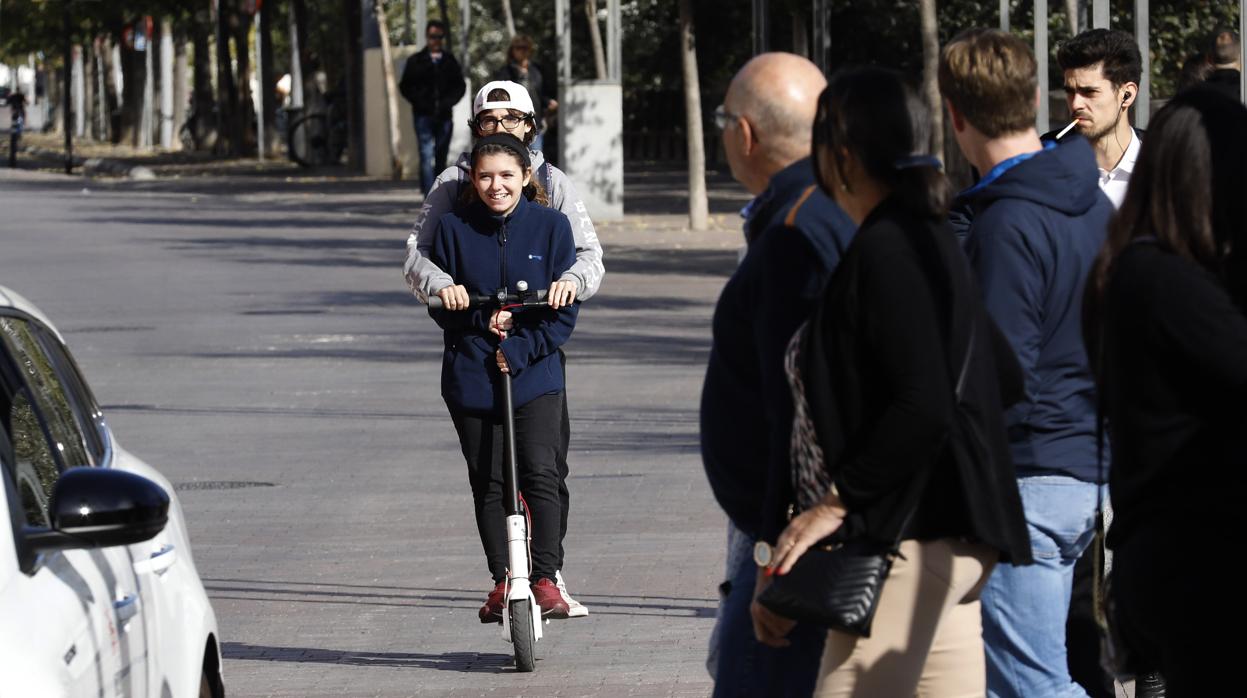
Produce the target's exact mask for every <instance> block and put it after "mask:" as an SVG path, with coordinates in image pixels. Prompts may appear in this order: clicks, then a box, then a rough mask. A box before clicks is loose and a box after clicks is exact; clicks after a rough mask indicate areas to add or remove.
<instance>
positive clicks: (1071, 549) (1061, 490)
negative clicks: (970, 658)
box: [939, 29, 1113, 697]
mask: <svg viewBox="0 0 1247 698" xmlns="http://www.w3.org/2000/svg"><path fill="white" fill-rule="evenodd" d="M939 85H940V92H941V93H942V94H943V96H944V99H945V100H946V103H947V105H948V112H949V116H950V119H951V122H952V126H953V133H954V136H955V137H956V139H957V145H958V146H960V148H961V150H962V152H963V153H965V156H966V159H968V160H969V161H970V164H972V165H974V167H976V168H977V169H978V171H979V172H981V173H983V176H982V179H980V180H979V182H978V183H977V184H975V185H974V186H973V187H971V188H969V189H967V190H966V191H964V192H962V193H961V194H960V195H959V197H958V203H957V208H959V209H961V210H964V211H965V212H966V213H967V214H968V220H969V229H968V233H967V237H966V240H965V246H966V254H967V256H968V257H969V259H970V262H971V265H972V266H973V267H974V269H975V271H976V273H977V275H978V279H979V286H980V288H981V289H982V292H983V295H984V300H985V304H986V306H987V310H988V312H989V313H990V314H991V316H992V319H993V320H994V321H995V322H996V324H997V325H998V326H999V327H1000V330H1001V331H1002V332H1003V334H1004V335H1005V337H1006V338H1007V339H1008V340H1009V343H1010V345H1011V346H1012V347H1013V350H1014V351H1015V352H1016V353H1017V356H1018V360H1019V363H1020V364H1021V366H1022V371H1023V376H1024V377H1025V388H1026V390H1025V397H1024V398H1023V399H1022V400H1021V401H1020V402H1018V403H1017V404H1015V405H1013V406H1012V407H1010V409H1009V410H1008V412H1007V415H1006V419H1007V424H1008V431H1009V445H1010V450H1011V452H1012V456H1013V463H1014V466H1015V468H1016V470H1017V477H1018V490H1019V492H1020V493H1021V495H1022V503H1023V505H1024V507H1025V509H1026V521H1027V526H1028V528H1029V530H1030V535H1031V545H1032V548H1033V553H1034V558H1035V564H1034V565H1029V566H1024V567H1016V566H1013V565H1011V564H1007V563H1001V564H999V565H997V566H996V569H995V570H994V571H993V572H992V575H991V577H990V578H989V579H988V582H987V585H986V586H985V588H984V589H983V592H982V596H981V600H982V607H983V640H984V644H985V648H986V656H987V688H988V695H990V696H993V697H1002V696H1045V697H1053V696H1082V697H1085V696H1086V695H1087V694H1086V693H1085V692H1084V691H1083V690H1082V688H1081V687H1080V686H1078V685H1077V684H1075V683H1074V682H1073V681H1072V680H1071V678H1070V674H1069V670H1068V668H1067V666H1066V650H1065V617H1066V613H1067V611H1068V608H1069V600H1070V582H1071V579H1072V576H1073V568H1074V563H1075V561H1077V560H1078V558H1079V557H1080V556H1081V555H1082V553H1083V551H1084V550H1085V549H1086V548H1087V546H1088V545H1089V544H1090V543H1091V540H1092V538H1093V537H1094V535H1095V517H1096V510H1097V504H1098V502H1099V501H1100V500H1101V499H1102V497H1103V496H1104V494H1105V492H1104V481H1105V479H1106V477H1105V473H1104V472H1102V471H1101V469H1100V468H1099V467H1098V466H1099V463H1098V460H1097V453H1096V428H1095V425H1096V403H1095V384H1094V381H1093V379H1092V374H1091V368H1090V366H1089V362H1088V360H1087V354H1086V351H1085V350H1084V349H1083V343H1082V328H1081V315H1082V313H1081V308H1082V295H1083V285H1084V280H1085V279H1086V278H1087V274H1088V272H1089V271H1090V269H1091V266H1092V263H1093V262H1094V260H1095V258H1096V254H1097V253H1098V251H1099V249H1100V246H1101V244H1102V243H1103V242H1104V238H1105V233H1106V228H1107V225H1108V221H1109V218H1110V216H1111V215H1112V212H1113V207H1112V204H1110V203H1109V201H1108V198H1107V197H1106V196H1105V195H1104V193H1103V192H1101V191H1100V188H1099V186H1098V184H1099V183H1098V178H1097V176H1096V158H1095V154H1094V153H1093V152H1092V148H1091V147H1090V146H1089V145H1088V144H1087V141H1086V140H1085V139H1084V138H1083V137H1082V136H1081V135H1078V134H1073V135H1070V136H1066V137H1065V138H1064V139H1062V141H1061V142H1060V143H1057V142H1048V143H1042V142H1041V141H1040V139H1039V134H1038V132H1037V131H1036V129H1035V109H1036V104H1037V103H1038V98H1039V94H1040V93H1039V86H1038V82H1037V77H1036V63H1035V57H1034V55H1033V54H1032V53H1031V50H1030V48H1029V47H1028V46H1027V45H1026V44H1025V43H1024V42H1022V40H1020V39H1018V38H1016V37H1014V36H1012V35H1010V34H1008V33H1006V32H1002V31H997V30H988V29H972V30H970V31H967V32H964V33H962V34H960V35H959V36H958V37H956V38H955V39H953V40H952V41H951V42H950V43H949V44H948V45H947V46H945V47H944V50H943V53H942V54H941V57H940V65H939Z"/></svg>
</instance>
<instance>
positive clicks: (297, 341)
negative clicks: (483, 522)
mask: <svg viewBox="0 0 1247 698" xmlns="http://www.w3.org/2000/svg"><path fill="white" fill-rule="evenodd" d="M679 181H680V177H679V176H677V175H675V174H672V173H671V172H667V173H662V172H658V173H656V174H651V175H647V176H645V177H640V178H634V180H633V183H634V184H635V189H636V191H637V192H639V193H641V194H643V195H644V196H643V197H642V198H641V201H640V203H636V204H633V205H632V206H631V207H630V210H632V211H634V212H636V213H641V212H646V211H647V209H646V208H645V207H646V205H647V204H648V205H649V209H648V210H652V211H664V212H666V214H665V215H633V216H632V217H630V218H629V219H628V220H626V221H624V222H621V223H612V224H605V225H603V226H602V237H603V240H604V242H605V244H606V251H607V269H608V272H607V278H606V281H605V283H604V286H603V290H602V292H601V294H600V295H599V296H598V297H597V298H594V299H592V300H590V301H589V302H588V303H586V304H585V305H584V307H583V310H582V312H581V315H580V318H581V321H580V324H579V326H578V328H577V330H576V333H575V335H574V336H573V338H572V341H571V343H570V344H569V345H568V347H567V353H568V355H569V371H568V372H569V382H570V394H569V396H570V398H569V399H570V404H571V408H572V428H573V437H572V455H571V458H570V461H571V468H572V478H571V480H570V481H569V486H570V487H571V491H572V497H573V499H572V501H573V505H572V515H571V531H570V533H569V535H568V539H567V548H568V562H567V566H566V568H565V570H564V572H565V575H566V577H567V580H568V582H569V585H570V587H571V590H572V592H573V593H574V595H575V596H576V597H577V598H579V599H580V600H581V601H582V602H583V603H585V604H586V605H588V606H589V607H590V609H591V611H592V615H590V616H589V617H588V618H585V619H575V620H566V621H558V622H555V623H551V624H550V625H548V626H547V627H546V631H547V633H548V634H547V635H546V638H545V639H544V640H543V641H542V642H541V643H539V645H538V658H539V661H538V663H537V671H536V672H535V673H533V674H527V675H524V674H516V673H514V672H513V671H512V670H511V669H510V667H509V660H510V645H509V644H507V643H506V642H504V641H503V640H502V638H501V636H500V632H499V631H498V629H497V627H496V626H482V625H481V624H480V623H479V622H478V621H477V618H476V610H477V608H478V607H479V605H480V603H481V602H482V601H483V599H484V596H485V593H486V591H487V590H488V587H489V586H490V583H489V578H488V574H487V572H486V570H485V566H484V560H483V555H482V554H481V551H480V544H479V541H478V539H477V536H476V531H475V524H474V520H473V517H472V513H471V498H470V495H469V492H468V483H467V477H466V473H465V472H464V471H465V468H464V466H463V463H462V458H461V456H460V454H459V450H458V442H457V440H456V438H455V435H454V431H453V428H452V427H451V425H450V420H449V418H448V416H447V414H446V410H445V407H444V405H443V404H442V402H441V398H440V396H439V392H438V380H439V360H440V335H439V333H438V332H437V331H436V327H435V326H434V324H433V323H432V321H431V320H429V318H428V317H427V315H426V314H425V313H424V312H423V310H422V309H421V308H419V307H418V306H417V305H416V304H415V303H414V301H413V300H412V299H411V298H410V296H409V294H408V293H407V292H406V290H405V287H404V284H403V281H402V279H401V274H400V266H401V262H402V258H403V253H404V249H403V248H404V241H405V238H406V236H407V228H408V226H409V222H410V219H411V216H412V214H413V212H414V209H415V206H416V204H417V196H416V195H415V194H414V193H413V189H412V187H411V185H410V184H405V185H404V184H393V183H389V182H375V181H363V180H349V181H327V180H323V179H316V180H295V181H286V180H284V179H279V178H271V177H270V178H265V177H261V176H254V177H232V178H215V179H181V180H162V181H157V182H125V181H111V182H108V181H91V180H84V179H82V178H72V179H70V178H64V177H58V176H53V175H43V174H38V173H29V172H26V173H23V172H18V173H13V172H9V171H5V170H3V169H0V216H2V217H0V220H2V221H3V222H2V223H0V228H2V230H3V238H2V239H3V252H2V253H0V284H4V285H7V286H10V287H12V288H14V289H16V290H17V291H19V292H20V293H22V294H24V295H27V296H28V297H29V298H30V299H31V300H33V301H34V302H35V303H37V304H38V305H39V306H40V307H41V308H42V309H44V310H45V311H46V312H47V313H48V314H49V315H50V316H51V317H52V318H53V320H54V321H55V322H56V323H57V325H58V326H59V327H60V328H61V329H62V330H63V331H64V332H65V334H66V336H67V339H68V342H69V345H70V347H71V349H73V350H74V352H75V354H76V355H77V358H78V360H79V362H80V363H81V364H82V365H83V369H84V371H85V373H86V374H87V375H88V376H89V378H90V379H91V381H92V383H93V385H94V388H95V391H96V393H97V397H98V399H99V400H100V402H101V403H102V404H103V405H104V410H105V414H106V417H107V418H108V420H109V421H110V422H111V424H112V425H113V427H114V428H115V430H116V431H117V433H118V435H119V439H120V440H121V442H122V443H123V444H124V445H125V446H127V447H128V448H129V449H131V450H133V451H135V452H136V453H137V454H139V455H140V456H142V457H143V458H145V459H147V460H148V461H149V462H151V463H153V464H154V465H156V466H157V467H158V468H160V469H161V470H162V471H163V472H164V473H165V474H166V475H168V476H169V477H170V479H171V480H173V481H174V482H175V483H177V486H178V488H179V489H180V490H181V492H180V495H181V498H182V502H183V505H184V507H185V509H186V516H187V519H188V523H189V525H190V529H191V535H192V537H193V539H194V543H195V552H196V560H195V563H196V564H197V565H198V567H199V572H200V575H201V576H202V577H203V578H204V581H205V584H206V586H207V587H208V591H209V594H210V595H211V597H212V598H213V603H214V606H215V608H216V611H217V615H218V618H219V620H220V624H221V631H222V633H223V638H222V640H223V646H224V653H225V657H226V663H225V676H226V681H227V687H228V689H229V693H230V695H232V696H305V697H311V696H406V695H428V696H469V695H470V696H477V695H507V696H515V695H524V696H538V695H566V696H575V695H603V696H616V695H623V696H627V695H635V696H667V695H689V696H701V695H706V694H707V693H708V691H709V687H710V683H709V679H708V677H707V675H706V672H705V669H704V666H703V662H704V655H705V643H706V639H707V638H708V636H709V633H710V629H711V626H712V624H713V615H714V607H715V595H716V586H717V584H718V582H719V581H720V576H721V574H722V571H721V569H720V568H721V564H722V563H721V558H722V545H723V542H722V538H723V518H722V515H721V514H720V513H719V511H718V508H717V507H716V506H715V504H714V502H713V500H712V499H711V497H710V494H709V491H708V488H707V486H706V484H705V478H704V475H703V474H702V469H701V462H700V458H699V457H698V447H697V443H698V442H697V402H698V397H699V393H700V386H701V379H702V374H703V371H704V365H705V360H706V354H707V351H708V347H709V322H710V313H711V311H712V309H713V304H714V300H715V298H716V296H717V294H718V291H719V289H720V287H721V286H722V283H723V281H724V279H725V277H726V275H727V274H728V273H730V271H731V269H732V266H733V265H734V264H735V258H736V248H737V247H738V246H739V242H740V235H739V231H738V223H737V220H736V218H735V215H734V213H732V212H733V211H734V210H735V209H736V208H738V207H739V206H740V205H741V203H743V199H744V197H743V196H742V195H741V194H740V192H739V190H736V189H733V188H731V187H725V186H719V187H718V188H717V189H716V190H715V191H716V199H715V202H714V210H715V211H716V216H715V221H714V225H715V228H716V229H715V230H713V231H711V232H708V233H698V234H693V233H688V232H685V231H683V230H682V218H681V217H679V216H678V215H676V214H675V213H674V211H678V210H679V205H680V203H679V196H678V186H679ZM719 181H720V182H722V178H720V180H719ZM673 183H674V184H673ZM673 186H675V187H677V192H676V194H677V195H675V196H672V194H671V191H672V187H673Z"/></svg>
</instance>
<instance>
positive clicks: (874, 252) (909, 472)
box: [754, 68, 1030, 696]
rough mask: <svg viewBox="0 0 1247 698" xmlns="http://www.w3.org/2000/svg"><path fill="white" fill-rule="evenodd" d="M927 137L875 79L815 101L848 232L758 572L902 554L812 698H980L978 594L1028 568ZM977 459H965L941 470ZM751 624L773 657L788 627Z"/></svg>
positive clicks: (829, 184)
mask: <svg viewBox="0 0 1247 698" xmlns="http://www.w3.org/2000/svg"><path fill="white" fill-rule="evenodd" d="M929 129H930V124H929V117H928V115H927V109H926V107H925V105H924V104H922V102H921V101H920V100H919V98H918V97H917V96H916V95H915V93H914V92H913V90H911V89H910V88H909V87H908V86H907V85H905V84H904V83H903V82H902V80H901V79H900V78H899V77H898V76H897V75H896V74H895V73H893V72H890V71H885V70H881V69H875V68H864V69H858V70H852V71H846V72H841V73H839V74H837V75H835V76H834V77H833V78H832V80H831V83H830V84H829V85H828V87H827V89H826V91H825V92H824V93H823V94H822V96H821V97H820V100H819V112H818V117H817V120H816V122H815V126H814V143H815V145H814V158H815V163H816V172H817V173H818V175H819V181H820V185H821V186H822V188H823V189H824V190H825V191H826V192H827V194H828V195H830V196H833V197H835V199H836V202H837V203H839V204H840V206H841V207H842V208H843V209H844V211H845V212H846V213H847V214H848V215H849V217H850V218H852V219H853V220H854V221H857V222H858V223H859V225H860V227H859V229H858V232H857V235H856V236H855V237H854V239H853V243H852V245H850V247H849V249H848V251H847V252H846V254H845V256H844V258H843V260H842V261H841V262H840V266H839V267H838V268H837V270H836V272H835V274H834V276H833V277H832V279H831V281H830V282H829V283H828V286H827V289H826V292H825V296H824V298H823V301H822V304H821V306H820V307H819V308H818V309H817V310H816V311H815V314H814V316H813V317H812V318H811V320H810V323H809V324H808V326H807V327H806V328H805V329H804V330H803V333H802V334H798V338H799V339H794V341H793V344H792V348H791V351H793V352H796V353H799V356H797V357H793V358H792V361H791V365H792V366H793V367H794V369H795V370H794V373H796V374H798V375H799V377H800V384H801V386H802V387H801V390H800V391H799V392H798V397H797V401H798V402H797V404H798V405H799V407H798V413H799V417H798V424H797V425H794V433H795V434H798V435H800V434H802V433H806V434H812V435H813V438H811V439H809V441H811V442H814V443H816V445H817V451H816V452H815V453H817V455H818V456H819V457H815V458H809V457H804V456H803V457H796V454H795V453H794V457H796V460H797V462H798V465H797V466H796V468H797V470H798V473H799V475H798V477H799V478H800V479H801V480H802V481H804V482H805V483H807V484H806V485H804V486H801V485H799V486H798V487H797V488H796V489H797V490H798V501H797V503H796V504H797V505H798V506H797V508H798V509H799V510H801V513H800V514H799V515H797V516H796V517H795V518H794V519H793V520H792V522H791V523H790V524H789V526H788V528H787V529H786V530H785V531H784V533H783V534H782V535H781V536H780V538H779V540H778V542H777V548H776V560H775V562H774V563H773V569H774V570H775V573H776V574H780V575H782V574H785V573H787V572H788V571H789V570H790V569H791V567H792V565H793V564H794V563H796V562H797V561H798V560H799V559H800V557H801V555H802V554H803V553H804V552H805V551H806V550H807V549H808V548H809V547H810V546H811V545H814V544H817V543H819V542H820V541H823V540H824V539H828V538H829V537H830V541H831V542H837V541H846V540H857V539H866V540H871V541H875V542H879V543H885V544H892V543H895V542H896V541H897V540H898V539H899V540H901V544H900V553H901V556H899V557H897V558H896V560H895V562H894V564H893V567H892V571H891V574H890V576H889V577H888V579H887V580H886V582H885V583H884V585H883V591H882V594H881V596H880V598H879V601H878V607H877V611H876V616H875V618H874V623H873V629H872V632H871V636H870V637H869V638H860V637H856V636H854V635H850V634H847V633H843V632H840V631H831V632H830V633H829V635H828V638H827V645H826V649H825V651H824V654H823V659H822V665H821V667H820V678H819V683H818V688H817V690H816V695H820V696H841V695H855V696H912V695H915V693H918V692H921V694H922V695H924V696H952V695H958V696H960V695H982V693H983V691H984V682H985V668H984V659H983V645H982V637H981V626H980V620H979V605H978V602H977V597H976V594H977V591H978V589H979V588H980V587H981V585H982V584H983V582H984V581H986V579H987V576H988V574H989V573H990V572H991V570H992V567H993V566H994V565H995V564H996V561H997V560H999V559H1001V558H1002V557H1004V558H1006V559H1011V560H1013V561H1015V562H1028V561H1029V560H1030V547H1029V545H1028V540H1027V534H1026V524H1025V521H1024V520H1023V517H1022V506H1021V501H1020V499H1019V497H1018V491H1017V486H1016V484H1015V481H1014V477H1013V469H1012V464H1011V462H1010V460H1009V456H1008V448H1007V444H1006V440H1005V433H1004V423H1003V415H1002V408H1001V400H1002V392H1004V391H1003V390H1002V387H1001V386H1002V385H1003V386H1005V387H1006V388H1007V390H1008V392H1009V393H1010V396H1009V399H1010V400H1012V399H1015V398H1016V395H1017V393H1018V391H1020V382H1021V378H1020V375H1019V373H1018V368H1017V363H1016V359H1015V358H1014V357H1013V354H1012V352H1011V351H1009V350H1008V347H1007V345H1006V344H1005V343H1004V340H1003V338H1001V337H1000V336H999V334H998V332H997V331H996V330H995V328H994V326H993V325H992V323H991V321H990V320H989V319H988V316H987V314H986V312H985V310H984V308H983V304H982V302H981V300H980V299H979V295H978V292H977V290H976V289H975V286H974V283H973V281H972V280H971V275H970V272H969V268H968V265H967V262H966V260H965V258H964V256H963V254H962V252H961V250H960V248H959V247H958V245H957V242H956V240H955V238H954V236H953V233H952V231H951V230H950V229H949V228H948V227H947V224H946V223H945V219H946V215H947V210H946V208H947V198H948V194H947V184H946V182H945V180H944V177H943V175H942V173H941V172H940V170H939V162H938V161H936V160H934V158H931V157H930V156H927V155H923V154H922V153H923V152H924V151H925V149H926V144H927V142H928V141H927V139H928V134H929ZM963 366H965V369H964V379H961V376H962V371H963V369H962V367H963ZM959 381H960V382H961V383H962V388H961V391H962V392H961V399H960V403H961V404H960V406H958V404H957V400H956V398H955V394H956V384H957V383H958V382H959ZM802 402H804V404H805V406H806V407H805V408H802V407H800V405H801V404H802ZM802 412H807V413H808V415H809V417H810V421H809V422H808V424H807V425H806V427H802V425H801V423H800V422H801V419H800V413H802ZM967 426H969V427H970V429H967V428H966V427H967ZM970 430H973V431H977V432H978V435H979V440H977V441H975V440H974V439H972V438H971V437H970V436H969V434H968V431H970ZM975 444H978V445H979V446H981V449H980V450H979V451H978V454H977V457H960V456H958V455H955V454H965V453H967V452H968V451H969V450H972V449H973V448H974V446H975ZM954 446H957V447H959V448H954ZM805 450H807V451H809V450H810V449H809V448H808V444H807V449H805ZM814 483H822V484H821V485H817V484H814ZM754 613H755V621H757V627H758V629H759V638H760V639H761V640H763V641H764V642H772V643H776V642H782V640H781V638H782V635H783V634H784V633H785V632H787V629H788V627H789V626H790V621H787V620H784V619H779V618H778V617H776V616H774V615H773V614H771V613H770V612H769V611H767V610H766V609H765V608H763V607H761V606H760V605H758V604H755V607H754ZM920 687H921V691H919V689H920Z"/></svg>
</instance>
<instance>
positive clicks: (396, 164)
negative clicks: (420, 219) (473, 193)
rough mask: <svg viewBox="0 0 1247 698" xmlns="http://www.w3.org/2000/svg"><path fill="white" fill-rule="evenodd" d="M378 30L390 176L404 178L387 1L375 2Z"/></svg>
mask: <svg viewBox="0 0 1247 698" xmlns="http://www.w3.org/2000/svg"><path fill="white" fill-rule="evenodd" d="M372 7H373V10H374V12H375V14H376V15H377V28H378V29H379V30H380V34H381V74H382V75H384V76H385V106H386V115H387V117H388V118H387V119H386V126H387V127H388V128H389V131H390V170H391V172H390V176H391V177H393V178H394V179H402V178H403V159H402V150H401V148H402V145H401V141H400V139H401V137H402V136H401V131H399V126H398V81H397V80H396V79H395V78H394V52H393V51H392V50H391V49H390V27H389V24H388V22H387V21H386V18H385V0H373V3H372Z"/></svg>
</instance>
